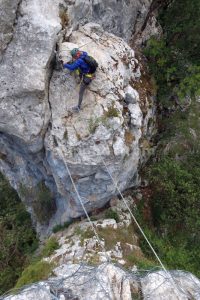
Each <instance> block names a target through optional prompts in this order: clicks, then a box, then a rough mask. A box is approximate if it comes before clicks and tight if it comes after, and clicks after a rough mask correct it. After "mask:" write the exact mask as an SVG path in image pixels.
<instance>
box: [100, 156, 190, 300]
mask: <svg viewBox="0 0 200 300" xmlns="http://www.w3.org/2000/svg"><path fill="white" fill-rule="evenodd" d="M100 156H101V159H102V162H103V164H104V166H105V168H106V171H107V172H108V174H109V176H110V178H111V180H112V182H113V184H114V186H115V188H116V189H117V191H118V192H119V195H120V196H121V198H122V200H123V202H124V204H125V205H126V207H127V209H128V211H129V213H130V215H131V217H132V219H133V220H134V222H135V224H136V225H137V227H138V228H139V230H140V232H141V234H142V235H143V237H144V239H145V240H146V242H147V243H148V245H149V247H150V249H151V250H152V252H153V254H154V255H155V257H156V259H157V260H158V262H159V264H160V265H161V267H162V269H163V270H164V272H165V273H166V275H167V278H168V276H169V279H170V281H171V283H172V285H173V286H174V287H175V289H176V290H178V292H181V293H184V294H185V295H186V293H185V292H184V291H183V289H182V288H179V287H178V286H177V284H176V282H175V280H174V278H173V277H172V275H171V274H170V273H169V272H168V271H167V269H166V268H165V266H164V264H163V263H162V261H161V259H160V258H159V256H158V254H157V253H156V251H155V250H154V248H153V246H152V245H151V243H150V241H149V240H148V238H147V236H146V234H145V233H144V231H143V230H142V228H141V226H140V224H139V223H138V221H137V220H136V218H135V216H134V215H133V213H132V211H131V209H130V207H129V205H128V204H127V201H126V200H125V198H124V196H123V195H122V193H121V191H120V189H119V187H118V185H117V183H116V182H115V180H114V178H113V176H112V174H111V173H110V171H109V169H108V167H107V165H106V163H105V161H104V159H103V157H102V155H101V154H100ZM187 296H188V295H187Z"/></svg>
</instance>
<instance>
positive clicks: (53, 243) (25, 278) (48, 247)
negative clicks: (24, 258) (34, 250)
mask: <svg viewBox="0 0 200 300" xmlns="http://www.w3.org/2000/svg"><path fill="white" fill-rule="evenodd" d="M58 247H59V244H58V242H57V240H56V238H55V237H51V238H49V239H48V240H47V241H46V243H45V245H44V247H43V248H42V251H41V254H40V255H39V256H37V257H35V258H34V259H33V260H32V262H31V263H30V264H29V265H28V266H27V267H26V268H25V269H24V271H23V272H22V274H21V276H20V278H19V279H18V281H17V283H16V286H15V288H20V287H22V286H23V285H26V284H30V283H34V282H37V281H40V280H45V279H47V278H48V277H49V276H50V274H51V272H52V270H53V268H54V267H55V264H54V263H49V262H48V261H44V260H42V259H43V258H44V257H48V256H50V255H52V254H53V252H54V251H55V250H56V249H58Z"/></svg>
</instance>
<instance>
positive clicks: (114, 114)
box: [105, 104, 119, 118]
mask: <svg viewBox="0 0 200 300" xmlns="http://www.w3.org/2000/svg"><path fill="white" fill-rule="evenodd" d="M105 117H106V118H114V117H119V111H118V110H117V109H116V108H115V107H114V104H112V105H111V106H109V107H108V111H106V112H105Z"/></svg>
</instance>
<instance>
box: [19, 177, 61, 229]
mask: <svg viewBox="0 0 200 300" xmlns="http://www.w3.org/2000/svg"><path fill="white" fill-rule="evenodd" d="M20 193H21V195H23V197H25V198H27V199H29V201H30V202H31V203H32V207H33V210H34V213H35V215H36V217H37V220H38V221H39V222H40V223H41V224H48V222H49V220H50V218H51V217H52V215H53V213H54V212H55V210H56V203H55V200H54V198H53V195H52V193H51V191H50V190H49V189H48V187H47V186H46V185H45V182H44V181H41V182H40V183H38V185H37V186H36V187H34V188H28V187H26V186H23V185H21V187H20Z"/></svg>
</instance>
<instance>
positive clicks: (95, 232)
mask: <svg viewBox="0 0 200 300" xmlns="http://www.w3.org/2000/svg"><path fill="white" fill-rule="evenodd" d="M63 161H64V164H65V167H66V169H67V172H68V174H69V177H70V179H71V182H72V185H73V187H74V190H75V192H76V194H77V197H78V200H79V202H80V204H81V206H82V208H83V211H84V213H85V215H86V217H87V219H88V222H89V223H90V225H91V227H92V230H93V231H94V234H95V236H96V238H97V241H98V243H99V245H100V246H101V248H102V249H103V251H104V253H105V256H106V259H107V261H108V262H110V257H109V256H108V254H107V252H106V249H105V247H104V245H103V242H101V240H100V238H99V235H98V233H97V231H96V229H95V227H94V224H93V222H92V221H91V219H90V216H89V215H88V212H87V210H86V208H85V205H84V204H83V201H82V199H81V196H80V194H79V192H78V190H77V188H76V185H75V182H74V180H73V178H72V175H71V173H70V170H69V167H68V165H67V163H66V162H65V160H63Z"/></svg>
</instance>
